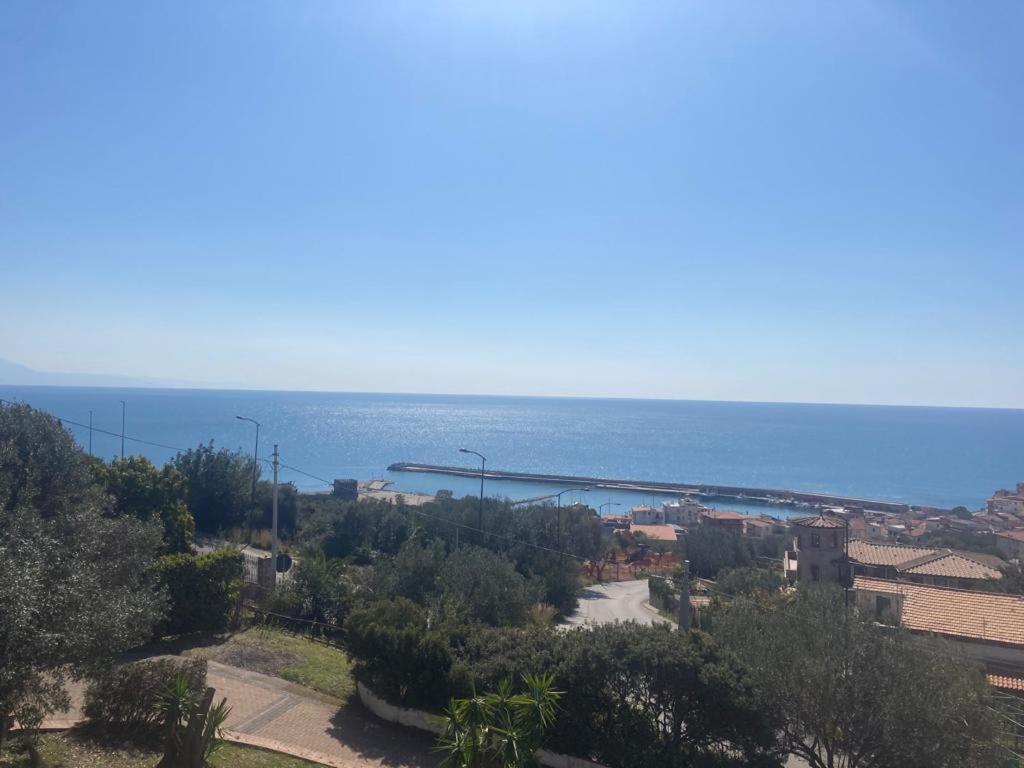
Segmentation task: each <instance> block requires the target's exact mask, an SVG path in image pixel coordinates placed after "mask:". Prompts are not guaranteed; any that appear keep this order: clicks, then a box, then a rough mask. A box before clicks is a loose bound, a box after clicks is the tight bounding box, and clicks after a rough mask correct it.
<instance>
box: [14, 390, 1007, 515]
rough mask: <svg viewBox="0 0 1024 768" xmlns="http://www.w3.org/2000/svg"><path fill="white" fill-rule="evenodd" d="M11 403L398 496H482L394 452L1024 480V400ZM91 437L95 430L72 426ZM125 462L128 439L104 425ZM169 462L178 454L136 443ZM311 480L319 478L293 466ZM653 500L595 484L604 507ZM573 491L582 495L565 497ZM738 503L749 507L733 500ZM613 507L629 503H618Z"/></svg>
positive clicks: (576, 465)
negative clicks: (984, 405) (986, 405)
mask: <svg viewBox="0 0 1024 768" xmlns="http://www.w3.org/2000/svg"><path fill="white" fill-rule="evenodd" d="M0 397H3V398H5V399H9V400H21V401H24V402H27V403H29V404H30V405H33V406H35V407H37V408H41V409H44V410H47V411H50V412H51V413H53V414H54V415H56V416H59V417H62V418H64V419H70V420H74V421H79V422H82V423H87V422H88V420H89V411H90V410H92V411H93V423H94V425H95V426H96V427H98V428H100V429H106V430H108V431H111V432H118V433H119V432H120V429H121V406H120V403H119V401H120V400H125V401H127V403H128V418H127V424H128V426H127V429H126V434H127V435H128V436H129V437H137V438H142V439H145V440H149V441H153V442H157V443H164V444H166V445H168V446H175V447H181V448H188V447H191V446H195V445H196V444H198V443H200V442H208V441H210V440H213V441H214V444H215V445H217V446H226V447H229V448H241V449H243V450H245V451H251V450H252V449H253V437H254V429H253V427H252V425H250V424H246V423H243V422H240V421H238V420H236V419H235V416H236V415H243V416H249V417H252V418H254V419H256V420H258V421H260V422H261V423H262V425H263V427H262V430H261V433H260V454H261V455H262V456H268V455H269V454H270V452H271V450H272V448H271V446H272V444H273V443H278V444H279V445H280V450H281V457H282V461H283V462H285V463H286V464H290V465H292V466H295V467H298V468H301V469H303V470H306V471H307V472H310V473H312V474H314V475H319V476H321V477H324V478H328V479H330V478H335V477H356V478H359V479H369V478H374V477H388V478H389V479H393V480H394V481H395V483H396V486H397V487H398V488H399V489H400V490H406V491H426V492H430V493H432V492H434V491H436V490H437V489H438V488H450V489H452V490H454V491H455V492H456V494H459V495H461V494H464V493H476V492H477V491H478V490H479V485H478V482H476V481H474V480H472V479H462V478H454V477H439V476H432V475H418V474H408V473H394V474H389V473H388V472H387V466H388V465H389V464H391V463H392V462H395V461H412V462H422V463H432V464H449V465H456V464H463V465H469V466H473V463H472V462H470V461H468V459H469V458H472V457H466V456H463V455H460V454H459V453H458V449H459V447H461V446H466V447H468V448H472V449H474V450H477V451H480V452H481V453H483V454H485V455H486V456H487V457H488V466H489V467H491V468H493V469H507V470H519V471H527V472H545V473H564V474H574V475H591V476H603V477H614V478H623V479H641V480H662V481H677V482H694V483H721V484H732V485H747V486H760V487H770V488H771V487H774V488H786V489H793V490H805V491H824V492H829V493H837V494H843V495H851V496H863V497H867V498H877V499H888V500H893V501H906V502H912V503H917V504H930V505H936V506H946V507H951V506H955V505H957V504H965V505H967V506H969V507H972V508H976V507H979V506H981V505H982V504H983V503H984V499H985V498H986V497H987V496H988V495H989V494H990V493H991V492H992V491H993V490H994V489H996V488H1000V487H1006V486H1009V485H1011V484H1012V483H1014V482H1016V481H1018V480H1024V410H997V409H964V408H908V407H896V406H851V405H801V404H775V403H729V402H701V401H679V400H675V401H670V400H599V399H570V398H518V397H483V396H465V395H392V394H349V393H321V392H251V391H232V390H185V389H123V390H122V389H110V388H84V387H83V388H79V387H25V386H18V387H15V386H2V385H0ZM68 426H69V428H70V429H72V430H73V432H74V434H75V436H76V437H77V439H78V440H79V442H80V443H81V444H82V445H83V446H86V445H87V443H88V430H86V429H84V428H81V427H77V426H72V425H70V424H69V425H68ZM93 450H94V452H95V453H97V454H98V455H101V456H104V457H111V456H114V455H116V454H117V453H118V452H119V450H120V439H119V438H117V437H110V436H106V435H101V434H98V433H95V432H94V434H93ZM126 450H127V451H128V452H136V453H143V454H145V455H146V456H148V457H149V458H151V459H152V460H154V461H156V462H161V463H162V462H164V461H166V460H167V459H169V458H170V457H171V456H172V455H173V453H174V451H173V450H171V449H166V448H156V447H153V446H146V445H142V444H139V443H133V442H131V441H129V442H128V443H127V447H126ZM283 478H284V479H286V480H293V481H295V483H296V484H297V485H299V486H300V487H301V488H309V489H312V488H317V487H321V485H320V484H319V483H318V482H317V481H315V480H311V479H310V478H308V477H304V476H301V475H297V474H295V473H292V472H285V473H283ZM550 490H551V488H550V486H534V485H531V484H525V483H509V482H504V483H499V482H489V483H488V486H487V491H488V493H489V494H492V495H502V496H508V497H510V498H516V499H519V498H524V497H528V496H531V495H535V494H538V493H542V492H547V491H550ZM607 499H611V500H613V501H618V502H619V503H621V504H624V505H625V504H631V503H636V502H637V501H641V500H644V499H650V497H645V496H641V495H639V494H629V493H622V492H618V493H614V492H613V493H609V492H606V491H595V492H591V493H590V494H588V495H587V501H588V502H589V503H590V504H591V505H592V506H596V504H598V503H601V502H604V501H605V500H607ZM565 501H569V499H566V500H565ZM728 506H730V507H734V508H735V507H736V506H737V505H736V504H729V505H728ZM611 511H613V512H614V511H620V510H617V509H612V510H611Z"/></svg>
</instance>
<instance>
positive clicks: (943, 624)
mask: <svg viewBox="0 0 1024 768" xmlns="http://www.w3.org/2000/svg"><path fill="white" fill-rule="evenodd" d="M853 589H854V594H855V595H856V600H857V605H858V606H859V607H860V608H861V610H863V611H867V612H869V613H873V614H875V615H876V616H877V617H878V618H879V620H882V621H892V622H893V623H895V624H898V625H899V626H901V627H903V628H905V629H908V630H910V631H911V632H914V633H917V634H930V635H936V636H939V637H943V638H945V639H947V640H951V641H953V642H955V643H956V644H957V645H958V646H960V647H961V648H962V649H963V650H964V652H965V654H966V655H967V656H969V657H970V658H973V659H976V660H977V661H980V662H982V663H984V664H985V666H986V669H987V670H988V671H989V673H990V674H997V675H1004V676H1009V677H1013V678H1022V677H1024V596H1021V595H1009V594H1003V593H999V592H978V591H972V590H966V589H951V588H949V587H933V586H928V585H925V584H912V583H909V582H905V581H890V580H889V579H876V578H871V577H867V576H855V577H854V579H853Z"/></svg>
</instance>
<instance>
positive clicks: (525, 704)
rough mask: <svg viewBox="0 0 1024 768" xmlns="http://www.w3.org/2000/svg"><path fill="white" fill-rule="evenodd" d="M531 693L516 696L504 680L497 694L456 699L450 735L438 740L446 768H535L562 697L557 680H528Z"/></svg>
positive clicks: (447, 720) (448, 716) (448, 722)
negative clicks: (543, 741) (542, 743)
mask: <svg viewBox="0 0 1024 768" xmlns="http://www.w3.org/2000/svg"><path fill="white" fill-rule="evenodd" d="M523 683H524V685H525V688H526V690H525V691H524V692H522V693H513V690H512V683H511V682H510V681H509V680H502V681H501V682H500V683H499V684H498V690H497V691H495V692H493V693H488V694H484V695H482V696H480V695H476V694H474V695H473V696H471V697H470V698H468V699H452V700H451V702H450V703H449V705H448V709H446V710H445V730H444V732H443V733H442V734H441V736H440V738H439V739H438V746H437V749H438V751H441V752H444V753H445V757H444V759H443V760H442V761H441V768H533V766H536V765H537V750H538V749H539V748H540V744H541V740H542V739H543V737H544V731H545V730H546V729H547V728H548V726H550V725H551V723H552V722H554V719H555V714H556V712H557V710H558V699H559V698H560V697H561V695H562V694H561V692H559V691H556V690H554V689H553V688H552V685H553V684H554V677H553V676H552V675H523Z"/></svg>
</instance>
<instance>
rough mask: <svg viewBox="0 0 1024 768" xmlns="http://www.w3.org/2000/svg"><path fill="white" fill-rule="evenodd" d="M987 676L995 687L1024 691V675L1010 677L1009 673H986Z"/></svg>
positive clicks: (990, 683) (989, 682)
mask: <svg viewBox="0 0 1024 768" xmlns="http://www.w3.org/2000/svg"><path fill="white" fill-rule="evenodd" d="M985 677H986V678H987V679H988V684H989V685H991V686H992V687H993V688H999V689H1000V690H1003V691H1019V692H1021V693H1024V677H1010V676H1009V675H986V676H985Z"/></svg>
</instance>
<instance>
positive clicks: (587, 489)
mask: <svg viewBox="0 0 1024 768" xmlns="http://www.w3.org/2000/svg"><path fill="white" fill-rule="evenodd" d="M589 490H590V489H589V488H566V489H565V490H564V491H559V492H558V493H556V494H555V498H556V499H558V522H557V525H558V557H559V559H561V557H562V554H563V553H562V494H563V493H572V492H573V491H580V492H582V493H586V492H587V491H589Z"/></svg>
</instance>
